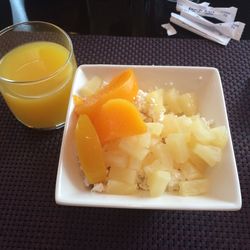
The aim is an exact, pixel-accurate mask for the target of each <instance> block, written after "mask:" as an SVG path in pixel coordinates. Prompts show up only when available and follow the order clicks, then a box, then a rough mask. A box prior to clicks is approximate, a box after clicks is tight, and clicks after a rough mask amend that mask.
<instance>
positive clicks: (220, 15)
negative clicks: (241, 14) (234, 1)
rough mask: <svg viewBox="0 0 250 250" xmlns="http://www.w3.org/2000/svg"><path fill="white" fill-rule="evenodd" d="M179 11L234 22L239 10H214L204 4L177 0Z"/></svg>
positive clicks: (233, 8) (230, 8)
mask: <svg viewBox="0 0 250 250" xmlns="http://www.w3.org/2000/svg"><path fill="white" fill-rule="evenodd" d="M176 10H177V11H193V12H195V13H197V14H198V15H200V16H206V17H213V18H216V19H218V20H220V21H222V22H233V21H234V19H235V16H236V13H237V10H238V9H237V8H235V7H228V8H213V7H210V6H208V5H206V4H205V5H204V4H197V3H193V2H191V1H189V0H177V3H176Z"/></svg>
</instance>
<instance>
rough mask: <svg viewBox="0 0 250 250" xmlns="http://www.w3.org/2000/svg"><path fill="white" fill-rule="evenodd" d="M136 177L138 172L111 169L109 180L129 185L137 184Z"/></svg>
mask: <svg viewBox="0 0 250 250" xmlns="http://www.w3.org/2000/svg"><path fill="white" fill-rule="evenodd" d="M136 176H137V172H136V170H133V169H129V168H116V167H111V168H110V171H109V175H108V179H112V180H117V181H121V182H124V183H128V184H135V183H136Z"/></svg>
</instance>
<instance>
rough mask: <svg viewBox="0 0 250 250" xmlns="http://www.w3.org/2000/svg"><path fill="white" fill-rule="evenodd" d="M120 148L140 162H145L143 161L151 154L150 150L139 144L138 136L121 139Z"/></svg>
mask: <svg viewBox="0 0 250 250" xmlns="http://www.w3.org/2000/svg"><path fill="white" fill-rule="evenodd" d="M118 147H119V148H120V149H121V150H122V151H123V152H126V153H127V154H129V155H130V156H132V157H134V158H136V159H138V160H140V161H143V159H144V158H145V157H146V156H147V154H148V153H149V149H148V148H145V147H142V145H140V144H139V143H138V138H137V136H131V137H127V138H123V139H121V140H120V143H119V146H118Z"/></svg>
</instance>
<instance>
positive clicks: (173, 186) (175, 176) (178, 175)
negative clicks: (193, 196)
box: [168, 169, 185, 192]
mask: <svg viewBox="0 0 250 250" xmlns="http://www.w3.org/2000/svg"><path fill="white" fill-rule="evenodd" d="M184 180H185V177H184V176H183V174H182V172H181V171H180V170H178V169H172V170H171V180H170V182H169V184H168V191H169V192H176V191H179V189H180V187H179V183H180V181H184Z"/></svg>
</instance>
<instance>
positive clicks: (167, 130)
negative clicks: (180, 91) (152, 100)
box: [162, 114, 180, 137]
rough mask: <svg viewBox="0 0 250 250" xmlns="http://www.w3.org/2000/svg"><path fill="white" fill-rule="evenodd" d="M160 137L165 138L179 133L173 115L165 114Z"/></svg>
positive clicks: (176, 118)
mask: <svg viewBox="0 0 250 250" xmlns="http://www.w3.org/2000/svg"><path fill="white" fill-rule="evenodd" d="M163 126H164V127H163V130H162V137H167V136H168V135H169V134H172V133H178V132H179V131H180V128H179V122H178V117H177V116H176V115H174V114H167V115H165V116H164V119H163Z"/></svg>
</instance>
